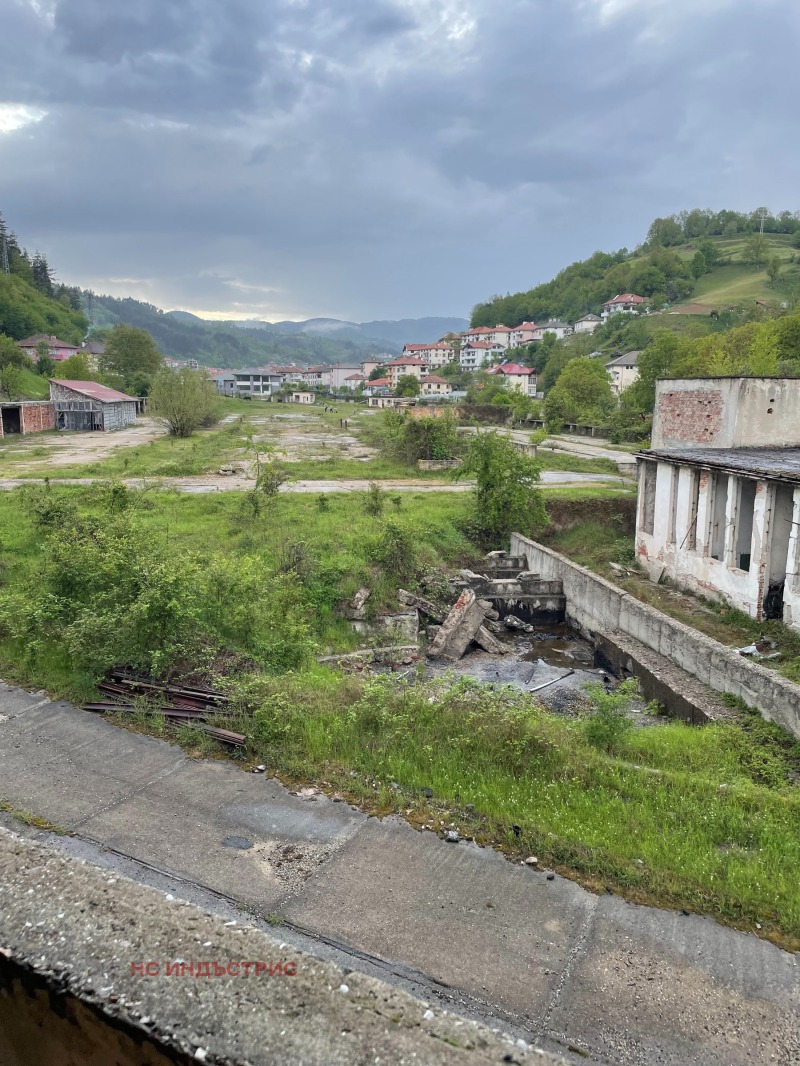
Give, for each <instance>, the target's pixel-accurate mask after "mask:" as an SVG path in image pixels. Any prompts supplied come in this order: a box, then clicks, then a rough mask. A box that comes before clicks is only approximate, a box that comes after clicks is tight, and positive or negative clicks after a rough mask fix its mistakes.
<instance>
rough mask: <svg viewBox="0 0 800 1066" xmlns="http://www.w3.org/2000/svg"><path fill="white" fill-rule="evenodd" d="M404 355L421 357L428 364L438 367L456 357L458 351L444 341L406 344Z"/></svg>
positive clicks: (445, 364)
mask: <svg viewBox="0 0 800 1066" xmlns="http://www.w3.org/2000/svg"><path fill="white" fill-rule="evenodd" d="M403 355H404V356H406V357H410V358H412V359H421V360H422V361H423V363H425V365H426V366H429V367H433V368H434V369H435V368H438V367H440V366H447V364H448V363H452V362H454V361H455V359H456V353H455V352H454V351H453V349H452V348H451V347H450V345H449V344H446V343H445V342H444V341H437V342H436V343H435V344H404V345H403Z"/></svg>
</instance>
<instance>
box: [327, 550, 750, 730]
mask: <svg viewBox="0 0 800 1066" xmlns="http://www.w3.org/2000/svg"><path fill="white" fill-rule="evenodd" d="M481 571H482V572H480V573H478V572H475V571H472V570H461V571H460V572H459V574H458V575H457V577H455V578H453V579H452V580H451V581H450V592H451V600H452V597H454V596H457V599H456V600H455V603H453V605H452V606H451V607H450V608H449V610H448V609H447V608H443V607H441V606H439V605H437V603H434V602H433V601H432V600H430V599H427V598H426V597H424V596H421V595H417V594H414V593H411V592H407V591H405V590H402V589H401V590H400V591H399V593H398V599H399V601H400V604H401V605H402V609H401V611H400V612H398V613H397V614H394V615H388V616H382V617H379V618H377V619H372V620H370V619H369V617H368V606H369V605H368V600H369V590H368V589H360V590H359V591H358V592H357V593H356V595H355V596H354V597H353V599H352V600H351V601H350V602H349V603H348V604H346V605H345V615H346V617H348V618H349V619H350V621H351V624H352V626H353V628H354V629H355V630H356V632H358V633H360V634H362V635H365V636H367V635H369V636H371V637H372V638H373V639H377V640H378V641H379V643H380V644H381V645H382V646H381V647H378V648H371V649H365V650H362V651H360V652H355V653H351V654H349V655H343V656H332V657H329V658H327V659H325V660H323V661H324V662H328V663H330V664H331V665H339V666H341V667H342V668H344V669H350V670H355V671H360V670H363V669H367V668H369V669H372V670H373V671H384V670H391V671H392V672H394V673H400V674H401V675H404V676H407V677H408V678H409V679H410V678H412V677H413V676H415V675H416V674H417V671H418V669H419V663H420V661H421V659H422V658H423V653H421V651H420V648H424V657H425V658H426V660H427V662H426V667H425V671H426V675H427V676H429V677H441V676H444V675H445V674H448V673H450V674H455V675H457V676H468V677H474V678H476V679H477V680H479V681H481V682H483V683H485V684H487V685H513V686H515V687H517V688H519V689H521V690H523V691H526V692H529V693H531V694H532V695H535V696H536V698H537V700H539V701H540V702H541V703H543V704H544V705H545V706H547V707H549V708H550V709H551V710H553V711H555V712H557V713H561V714H575V713H580V711H581V710H585V709H586V707H587V696H586V692H585V687H586V685H587V684H590V683H595V684H596V683H598V682H600V683H603V684H604V685H606V686H607V687H615V686H616V685H617V684H618V683H619V682H620V681H622V680H625V679H626V678H630V677H635V678H636V679H637V680H638V681H639V684H640V690H641V699H639V700H635V701H633V702H632V705H631V712H630V713H631V715H632V716H634V715H635V716H636V720H637V721H638V722H639V723H640V724H656V723H658V722H663V718H660V717H655V716H653V715H648V714H647V713H646V707H647V704H648V703H649V702H650V701H652V700H655V701H657V702H658V703H659V704H660V705H661V707H662V708H663V709H664V710H665V711H666V712H667V714H669V715H671V716H674V717H679V718H682V719H684V720H685V721H688V722H693V723H703V722H707V721H710V720H716V719H719V718H726V717H732V716H733V712H732V711H731V710H730V709H729V708H727V707H725V705H724V704H723V703H722V702H721V700H720V699H719V697H718V695H717V694H716V693H715V692H713V690H711V689H710V688H709V687H708V686H706V685H703V684H701V683H700V682H698V681H697V679H696V678H694V677H692V676H691V675H689V674H688V673H686V671H684V670H682V669H680V668H679V667H677V666H675V665H674V664H672V663H670V662H669V660H667V659H666V658H664V657H663V656H661V655H658V654H657V653H655V652H653V651H652V650H650V649H648V648H646V647H645V646H644V645H643V644H641V643H639V642H638V641H636V640H634V639H632V638H631V637H629V636H627V635H626V634H623V633H621V632H620V633H615V634H613V636H610V635H608V634H598V633H594V632H592V631H591V630H588V629H586V628H579V627H577V626H573V625H572V624H570V621H569V619H570V617H571V612H570V610H569V606H570V605H568V603H567V598H566V596H565V595H564V587H563V582H562V581H561V580H560V579H558V578H552V577H551V578H543V577H542V576H541V575H540V574H538V573H534V572H532V571H531V570H529V569H528V562H527V559H526V557H525V556H524V555H521V554H519V555H515V554H509V553H507V552H504V551H495V552H490V553H489V555H487V556H486V557H485V559H484V560H483V565H482V567H481ZM441 598H442V597H441V591H440V593H439V599H441Z"/></svg>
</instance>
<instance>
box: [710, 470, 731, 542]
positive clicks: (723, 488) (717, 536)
mask: <svg viewBox="0 0 800 1066" xmlns="http://www.w3.org/2000/svg"><path fill="white" fill-rule="evenodd" d="M712 495H713V501H714V510H713V513H712V516H711V558H712V559H722V558H723V556H724V554H725V512H726V511H727V509H728V475H727V474H714V483H713V494H712Z"/></svg>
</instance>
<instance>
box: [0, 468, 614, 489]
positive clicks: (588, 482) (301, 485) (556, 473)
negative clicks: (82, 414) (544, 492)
mask: <svg viewBox="0 0 800 1066" xmlns="http://www.w3.org/2000/svg"><path fill="white" fill-rule="evenodd" d="M108 480H109V479H108V478H100V477H96V478H93V477H64V478H57V477H56V478H50V484H51V485H102V484H103V483H104V482H107V481H108ZM120 480H121V481H122V483H123V484H124V485H127V486H128V488H132V489H142V488H145V487H147V486H151V487H155V486H158V487H160V488H164V489H175V490H176V491H177V492H188V493H196V494H199V495H200V494H205V493H209V492H245V491H247V490H248V489H252V488H253V480H252V478H245V477H213V476H202V477H174V478H170V477H160V478H159V477H152V478H140V477H129V478H121V479H120ZM374 480H375V481H377V482H378V483H379V484H380V485H381V486H382V487H383V488H384V489H386V490H387V492H468V491H469V490H470V489H471V488H472V487H473V483H472V482H470V481H458V482H452V481H427V480H426V481H423V480H421V479H419V478H408V479H406V480H403V481H397V480H384V479H382V478H375V479H374ZM41 484H42V480H41V478H21V477H4V478H0V492H10V491H12V490H13V489H18V488H22V487H23V486H24V485H41ZM367 484H368V481H367V478H366V477H365V478H364V479H363V480H361V479H358V478H342V479H341V480H331V481H291V482H289V483H288V484H287V485H284V486H283V488H282V489H281V492H294V493H315V492H316V493H326V492H365V491H366V488H367ZM627 484H628V483H627V482H625V481H623V479H622V478H619V477H616V476H615V475H614V474H576V473H573V472H571V471H569V470H545V471H544V472H543V473H542V486H543V487H545V488H554V487H558V486H576V487H581V488H586V487H591V486H602V487H604V488H613V487H614V486H619V487H623V486H625V485H627Z"/></svg>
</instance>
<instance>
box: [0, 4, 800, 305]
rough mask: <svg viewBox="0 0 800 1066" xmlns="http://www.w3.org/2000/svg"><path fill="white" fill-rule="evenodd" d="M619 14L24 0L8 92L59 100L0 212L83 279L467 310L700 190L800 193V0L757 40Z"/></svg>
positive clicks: (694, 197)
mask: <svg viewBox="0 0 800 1066" xmlns="http://www.w3.org/2000/svg"><path fill="white" fill-rule="evenodd" d="M667 9H669V18H667V17H666V14H665V13H666V12H667ZM451 10H452V12H455V14H451V15H450V16H448V12H449V11H451ZM598 11H599V4H597V3H594V2H593V0H586V2H582V0H559V2H558V3H555V2H553V0H549V2H548V0H504V3H502V4H499V3H496V2H495V3H490V0H463V2H460V3H459V4H458V5H452V8H451V5H450V2H449V0H405V2H402V0H397V2H394V3H391V2H388V0H380V2H376V0H336V2H333V0H308V2H307V3H293V2H291V0H226V2H225V3H219V2H216V3H214V4H212V3H211V2H210V0H179V2H173V3H163V2H157V0H131V2H128V3H126V4H125V5H117V4H112V3H100V2H99V0H61V2H60V4H59V6H58V8H57V12H56V18H55V21H54V23H53V25H52V26H49V25H48V24H47V22H46V21H45V20H42V19H37V18H36V17H35V16H34V15H33V14H32V12H31V10H30V8H28V7H27V6H26V5H22V4H20V5H17V6H15V7H13V8H12V9H11V15H10V17H9V18H8V20H7V28H8V42H9V47H8V48H7V55H8V62H7V63H6V64H5V65H4V67H3V69H0V100H2V99H3V98H5V99H7V100H13V101H14V102H20V103H30V104H33V105H38V106H41V107H44V108H46V109H47V110H48V111H49V114H48V117H47V118H46V119H45V120H44V121H43V122H42V123H40V124H39V125H37V126H31V127H27V128H25V129H24V130H21V131H19V132H18V133H16V134H13V135H9V136H8V138H7V141H6V142H5V143H3V142H0V144H2V146H3V148H5V149H6V152H5V153H4V155H5V157H6V158H7V159H8V165H7V166H6V167H5V172H4V185H5V189H6V192H5V193H4V196H3V202H2V203H0V208H2V210H3V211H4V213H5V214H6V215H7V216H8V217H9V218H10V219H11V221H12V223H13V224H14V225H15V227H16V228H17V229H18V230H19V231H20V232H21V233H22V234H23V236H25V238H26V240H27V241H28V242H29V243H30V244H31V245H34V244H35V245H38V246H40V247H42V248H45V249H47V250H48V251H49V252H50V253H51V258H52V260H53V262H55V263H56V265H57V266H58V267H59V270H60V273H61V275H62V276H63V277H65V278H67V279H68V280H69V279H74V280H77V281H81V280H87V282H88V280H89V279H91V283H92V284H93V285H95V287H100V288H102V284H101V280H102V278H103V277H106V278H112V277H118V276H120V275H124V276H132V277H139V278H142V279H145V280H143V281H142V283H141V286H142V287H141V294H147V298H148V299H152V300H153V301H154V302H161V303H164V304H167V305H175V304H180V305H182V306H187V307H192V308H194V309H196V310H202V309H207V310H214V309H215V310H224V309H225V308H229V309H231V310H238V309H243V308H244V307H245V305H246V306H247V310H248V311H252V310H253V305H254V304H255V305H256V306H261V307H262V308H263V311H262V313H264V314H265V315H270V314H272V315H274V317H282V316H283V315H285V314H296V315H298V316H303V315H310V314H315V313H320V314H339V315H341V316H342V317H350V318H358V317H364V318H369V317H391V316H395V315H396V316H400V315H406V314H409V315H416V314H425V313H454V312H458V311H461V312H464V311H466V310H468V308H469V306H470V305H471V304H472V303H474V302H475V301H476V300H478V299H481V298H484V297H485V296H486V295H488V294H489V293H491V292H495V291H504V290H506V289H515V288H520V287H525V286H527V285H530V284H533V283H535V282H536V281H539V280H545V279H546V278H547V277H549V276H552V274H553V273H555V272H556V271H557V270H558V269H560V268H561V267H562V266H564V265H565V264H566V263H567V262H569V261H570V260H571V259H572V258H576V257H578V256H585V255H588V254H590V253H591V252H592V251H593V250H594V249H595V248H596V247H605V248H614V247H618V246H621V245H626V244H627V245H629V246H632V245H634V244H635V243H637V241H638V240H640V239H641V238H642V237H643V235H644V232H645V229H646V226H647V224H648V222H649V220H650V219H651V218H652V217H654V216H655V215H657V214H664V213H667V212H670V211H673V210H679V209H681V208H683V207H687V206H694V205H695V204H711V205H717V206H720V207H721V206H734V207H747V206H750V205H753V204H756V203H762V202H766V203H770V204H773V205H774V206H775V207H776V208H784V207H788V208H794V207H795V206H798V205H796V203H794V202H793V201H792V199H791V198H792V196H793V195H794V190H795V188H796V184H797V179H798V177H800V174H798V169H799V168H800V154H799V153H798V151H797V149H796V148H795V147H794V144H793V141H792V139H791V137H790V135H789V133H788V131H790V130H791V129H792V128H793V121H794V119H793V110H794V106H795V104H794V101H795V99H796V95H797V88H798V86H797V84H796V82H797V74H796V73H795V71H796V64H795V62H794V55H795V52H796V47H797V28H798V14H797V13H796V12H795V9H794V6H793V5H790V4H788V3H787V2H785V0H764V4H763V8H760V10H759V16H758V32H757V33H756V32H754V23H753V18H754V17H753V14H752V9H751V6H750V5H749V4H748V3H745V2H744V0H729V2H727V3H716V4H714V5H709V4H703V3H702V2H701V0H697V2H696V3H694V4H680V3H678V2H677V0H675V2H674V3H672V4H670V5H666V6H665V5H652V7H651V8H647V7H645V8H642V7H641V6H640V7H638V8H636V9H635V17H632V15H631V10H630V8H629V9H628V12H627V14H621V15H620V17H619V18H610V19H606V20H601V19H600V18H598V17H596V15H597V12H598ZM456 16H458V18H460V20H461V23H460V26H459V27H457V28H456V29H453V33H452V35H451V36H450V37H447V33H448V32H449V28H450V29H452V28H453V26H454V20H455V18H456ZM470 18H471V19H472V21H473V23H474V28H472V29H469V28H468V26H467V24H468V22H469V19H470ZM54 56H55V57H57V58H58V57H60V59H59V60H58V61H54V58H53V57H54ZM98 279H100V280H98ZM233 282H236V283H243V284H244V285H245V286H252V288H249V289H248V288H241V287H237V285H236V284H233ZM263 289H276V290H279V291H278V292H277V293H269V294H264V297H263V301H262V302H261V303H260V304H259V300H261V296H260V295H259V293H260V291H261V290H263ZM137 291H138V290H137Z"/></svg>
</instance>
